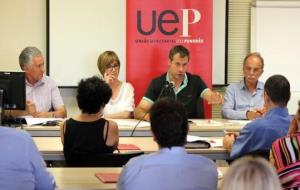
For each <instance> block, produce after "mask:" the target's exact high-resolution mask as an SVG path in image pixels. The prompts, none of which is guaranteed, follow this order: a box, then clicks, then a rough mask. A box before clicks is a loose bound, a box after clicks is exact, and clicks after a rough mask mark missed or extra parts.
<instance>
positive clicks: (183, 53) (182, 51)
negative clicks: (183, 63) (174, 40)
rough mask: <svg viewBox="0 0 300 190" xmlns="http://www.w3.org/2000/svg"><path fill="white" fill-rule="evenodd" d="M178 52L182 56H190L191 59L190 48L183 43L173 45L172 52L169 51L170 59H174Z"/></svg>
mask: <svg viewBox="0 0 300 190" xmlns="http://www.w3.org/2000/svg"><path fill="white" fill-rule="evenodd" d="M177 53H179V55H180V57H181V58H183V57H188V58H189V59H190V52H189V50H188V49H187V48H186V47H184V46H182V45H178V46H174V47H172V49H171V50H170V53H169V59H170V60H171V61H172V60H173V57H174V55H175V54H177Z"/></svg>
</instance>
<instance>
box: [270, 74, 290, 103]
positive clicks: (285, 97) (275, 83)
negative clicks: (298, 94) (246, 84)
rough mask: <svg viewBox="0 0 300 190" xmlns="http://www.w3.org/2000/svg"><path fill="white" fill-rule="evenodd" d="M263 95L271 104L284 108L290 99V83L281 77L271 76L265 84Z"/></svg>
mask: <svg viewBox="0 0 300 190" xmlns="http://www.w3.org/2000/svg"><path fill="white" fill-rule="evenodd" d="M264 88H265V93H266V94H267V95H268V96H269V98H270V99H271V100H272V102H273V103H274V104H276V105H278V106H280V107H286V106H287V103H288V101H289V100H290V97H291V91H290V83H289V81H288V80H287V79H286V78H285V77H284V76H283V75H273V76H271V77H269V78H268V79H267V81H266V83H265V87H264Z"/></svg>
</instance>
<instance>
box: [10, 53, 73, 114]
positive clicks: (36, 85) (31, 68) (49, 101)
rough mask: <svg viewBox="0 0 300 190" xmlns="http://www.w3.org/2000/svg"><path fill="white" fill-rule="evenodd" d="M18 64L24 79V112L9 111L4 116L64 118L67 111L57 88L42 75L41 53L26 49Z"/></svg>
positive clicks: (43, 68)
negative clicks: (23, 73)
mask: <svg viewBox="0 0 300 190" xmlns="http://www.w3.org/2000/svg"><path fill="white" fill-rule="evenodd" d="M19 64H20V67H21V69H22V70H23V71H24V72H25V77H26V82H25V83H26V110H25V111H21V110H20V111H9V112H6V115H12V116H24V115H31V116H33V117H45V118H49V117H59V118H64V117H66V116H67V111H66V109H65V106H64V103H63V100H62V97H61V95H60V92H59V89H58V87H57V86H56V84H55V82H54V81H53V80H52V79H51V78H49V77H48V76H45V75H44V74H45V63H44V58H43V55H42V53H41V51H40V50H39V49H38V48H36V47H26V48H25V49H23V51H22V52H21V54H20V56H19Z"/></svg>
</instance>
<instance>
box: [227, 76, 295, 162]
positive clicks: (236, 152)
mask: <svg viewBox="0 0 300 190" xmlns="http://www.w3.org/2000/svg"><path fill="white" fill-rule="evenodd" d="M290 95H291V92H290V83H289V81H288V80H287V79H286V78H285V77H284V76H282V75H273V76H271V77H269V78H268V79H267V81H266V83H265V86H264V102H265V105H264V106H265V108H266V110H267V112H266V114H265V116H264V117H262V118H258V119H256V120H254V121H252V122H251V123H248V124H247V125H246V126H245V127H244V128H243V129H242V130H241V132H240V135H238V136H237V137H236V136H235V135H233V134H231V133H229V134H226V135H225V137H224V139H223V145H224V148H226V149H228V150H231V153H230V157H231V158H232V159H235V158H237V157H240V156H243V155H246V154H251V153H254V152H259V151H261V152H265V153H268V152H269V151H270V149H271V146H272V143H273V142H274V141H275V140H276V139H277V138H280V137H283V136H285V135H286V134H287V132H288V128H289V124H290V122H291V117H290V115H289V113H288V110H287V107H286V106H287V103H288V101H289V99H290Z"/></svg>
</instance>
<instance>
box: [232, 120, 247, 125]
mask: <svg viewBox="0 0 300 190" xmlns="http://www.w3.org/2000/svg"><path fill="white" fill-rule="evenodd" d="M228 122H229V123H233V124H238V125H246V124H248V123H250V122H251V120H228Z"/></svg>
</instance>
